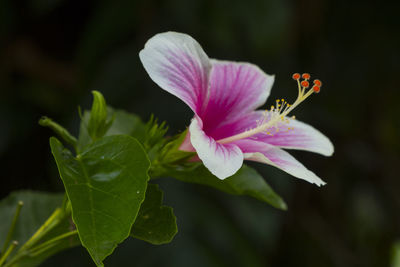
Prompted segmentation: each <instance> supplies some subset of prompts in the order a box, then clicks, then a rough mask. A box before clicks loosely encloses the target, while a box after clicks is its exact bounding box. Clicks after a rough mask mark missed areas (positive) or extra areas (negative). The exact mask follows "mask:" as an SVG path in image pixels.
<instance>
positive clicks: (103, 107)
mask: <svg viewBox="0 0 400 267" xmlns="http://www.w3.org/2000/svg"><path fill="white" fill-rule="evenodd" d="M92 94H93V104H92V109H91V112H90V119H89V123H88V125H87V127H88V128H87V130H88V133H89V136H90V137H91V138H92V140H93V141H95V140H97V139H99V138H101V137H103V136H104V134H105V133H106V132H107V130H108V129H109V128H110V126H111V124H112V122H113V119H111V120H108V116H107V104H106V100H105V99H104V97H103V95H102V94H101V93H100V92H98V91H92Z"/></svg>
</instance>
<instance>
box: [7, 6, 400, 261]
mask: <svg viewBox="0 0 400 267" xmlns="http://www.w3.org/2000/svg"><path fill="white" fill-rule="evenodd" d="M399 8H400V4H399V3H398V2H393V3H389V2H385V3H383V2H378V1H373V0H367V1H351V2H349V1H344V0H338V1H334V0H323V1H312V0H298V1H293V0H292V1H289V0H268V1H265V0H253V1H250V2H246V1H239V0H231V1H228V0H194V1H184V0H165V1H162V0H148V1H131V0H118V1H105V0H100V1H76V0H75V1H74V0H71V1H66V0H53V1H44V0H21V1H13V0H2V1H0V125H1V131H0V162H1V166H2V177H1V187H0V188H1V189H0V197H1V198H4V197H5V196H6V195H8V194H9V193H10V192H11V191H13V190H16V189H22V188H23V189H33V190H46V191H50V192H56V191H61V190H62V185H61V180H60V179H59V177H58V174H57V171H56V167H55V163H54V161H53V159H52V158H51V154H50V149H49V146H48V137H49V136H50V135H51V132H50V131H49V130H48V129H45V128H42V127H40V126H38V125H37V121H38V119H39V118H40V117H41V116H42V115H47V116H49V117H51V118H54V119H55V120H56V121H58V122H60V123H61V124H62V125H65V126H66V128H68V129H75V132H73V134H74V135H76V133H77V132H78V128H79V125H78V121H79V117H78V115H77V106H78V105H82V106H83V107H84V108H88V106H89V103H90V101H91V94H90V92H91V90H99V91H100V92H102V93H103V94H104V95H105V98H106V99H107V101H108V103H109V104H110V105H112V106H114V107H117V108H119V109H127V110H128V111H131V112H134V113H137V114H139V116H140V117H141V118H142V119H143V120H147V119H148V118H149V117H150V114H151V113H154V115H155V116H156V117H158V118H159V119H160V121H163V120H166V121H167V122H168V124H169V125H170V129H169V133H170V134H175V133H177V132H179V131H183V130H184V129H185V127H186V126H187V125H188V124H189V120H190V118H191V111H190V110H189V109H188V108H187V107H186V106H185V105H184V104H183V103H182V102H180V101H179V100H177V99H176V98H175V97H173V96H171V95H169V94H167V93H166V92H164V91H162V90H161V89H159V88H158V87H157V86H156V85H155V84H154V83H153V82H152V81H151V80H150V78H149V77H148V76H147V74H146V73H145V71H144V69H143V67H142V66H141V64H140V61H139V58H138V52H139V51H140V49H141V48H142V47H143V45H144V43H145V42H146V41H147V39H148V38H150V37H151V36H153V35H154V34H156V33H158V32H162V31H167V30H175V31H180V32H185V33H188V34H190V35H192V36H193V37H194V38H195V39H197V40H198V41H199V42H200V43H201V44H202V46H203V47H204V49H205V51H206V53H207V54H208V55H209V56H210V57H215V58H219V59H227V60H237V61H249V62H252V63H255V64H257V65H259V66H260V67H261V68H262V69H263V70H265V71H266V72H267V73H274V74H276V82H275V86H274V87H273V90H272V95H271V98H272V99H275V98H278V97H279V98H281V97H286V96H287V97H288V99H289V100H290V99H293V98H294V97H295V95H296V85H295V84H294V83H293V82H292V81H291V79H290V75H291V73H293V72H297V71H299V72H305V71H307V72H310V73H311V74H313V75H315V76H318V78H319V79H321V80H322V81H323V83H324V86H323V87H322V91H321V93H320V94H319V95H318V96H316V97H313V98H312V99H310V100H308V101H307V103H305V104H304V105H302V107H301V108H299V109H298V110H297V111H296V117H297V118H299V119H300V120H303V121H306V122H308V123H310V124H312V125H313V126H315V127H316V128H318V129H320V130H321V131H322V132H324V133H325V134H327V135H328V136H329V137H330V138H331V139H332V141H333V143H334V144H335V148H336V151H335V154H334V156H333V157H332V158H322V157H320V156H317V155H313V154H308V153H306V152H293V155H295V156H296V157H297V158H299V159H300V160H301V161H302V162H303V163H304V164H305V165H306V166H307V167H309V168H310V169H312V170H313V171H315V172H316V173H317V174H319V175H320V176H321V177H322V178H323V179H324V180H325V181H327V182H328V184H327V185H326V186H325V187H323V188H317V187H315V186H313V185H310V184H307V183H305V182H302V181H299V180H296V179H293V178H292V177H290V176H288V175H286V174H285V173H282V172H280V171H278V170H275V169H274V168H272V167H268V166H261V165H259V164H254V166H256V167H257V168H258V171H259V172H260V174H262V175H263V176H264V177H265V179H266V180H267V182H268V183H269V184H271V185H272V186H273V188H275V189H276V191H277V192H278V193H279V194H281V195H283V197H284V199H285V200H287V202H288V206H289V210H288V211H287V212H281V211H278V210H274V209H273V208H270V207H268V206H266V205H263V204H261V203H258V202H257V201H253V200H252V199H243V198H238V197H234V196H228V195H224V194H219V192H216V191H214V190H213V189H208V188H203V187H198V186H192V185H189V184H182V183H179V182H177V181H174V180H169V179H167V180H162V181H160V182H161V185H160V187H161V188H162V189H163V191H165V203H166V204H167V205H168V206H172V207H174V212H175V214H176V216H177V217H178V218H179V220H178V227H179V233H178V234H177V236H176V238H175V240H174V242H172V243H171V244H168V245H163V246H160V247H155V246H151V245H147V244H143V242H140V241H135V240H131V241H129V242H127V243H126V244H125V243H124V244H123V245H121V246H119V247H118V248H117V250H116V253H115V254H114V255H113V256H112V257H110V259H107V260H106V266H107V265H108V266H123V265H124V263H126V261H127V260H129V259H130V258H131V257H132V256H134V257H135V258H137V260H138V264H137V265H138V266H145V264H146V265H147V266H187V263H188V262H191V266H311V267H313V266H388V265H389V264H390V262H391V257H392V246H393V244H394V243H395V241H396V240H398V239H399V237H400V212H399V210H400V194H399V193H398V191H399V188H400V179H399V174H398V166H399V165H400V153H399V151H400V138H399V137H400V120H399V118H398V115H399V112H398V111H397V107H398V106H397V103H396V101H397V99H399V97H400V90H396V89H397V87H398V86H397V82H398V81H397V77H398V76H397V75H398V71H399V70H400V66H399V65H400V55H399V54H400V51H399V49H398V47H400V38H399V37H398V29H399V26H400V25H399V24H400V22H399V20H398V14H397V13H398V10H399ZM269 103H271V102H269ZM22 164H23V166H24V167H23V168H21V165H22ZM192 207H196V210H194V209H193V208H192ZM204 214H207V216H204ZM205 218H207V220H205ZM209 218H212V219H209ZM56 264H57V266H60V267H61V266H77V267H78V266H91V265H90V264H91V263H90V258H89V257H88V256H87V255H86V252H85V251H84V250H82V249H80V248H76V249H72V250H69V251H66V252H63V253H62V254H60V255H57V256H56V257H53V258H51V259H50V260H48V261H47V262H46V263H45V264H44V266H55V265H56Z"/></svg>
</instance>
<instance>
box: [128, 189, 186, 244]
mask: <svg viewBox="0 0 400 267" xmlns="http://www.w3.org/2000/svg"><path fill="white" fill-rule="evenodd" d="M162 198H163V192H162V191H161V189H159V188H158V185H155V184H149V185H148V187H147V191H146V198H145V200H144V202H143V203H142V206H140V210H139V214H138V216H137V218H136V221H135V223H134V224H133V227H132V231H131V236H132V237H134V238H138V239H141V240H144V241H146V242H149V243H151V244H154V245H160V244H165V243H169V242H171V241H172V239H173V238H174V236H175V235H176V233H177V232H178V228H177V226H176V217H175V215H174V213H173V210H172V208H171V207H168V206H163V205H162Z"/></svg>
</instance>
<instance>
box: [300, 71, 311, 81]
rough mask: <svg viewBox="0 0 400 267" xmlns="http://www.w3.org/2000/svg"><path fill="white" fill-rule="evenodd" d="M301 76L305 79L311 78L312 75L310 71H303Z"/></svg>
mask: <svg viewBox="0 0 400 267" xmlns="http://www.w3.org/2000/svg"><path fill="white" fill-rule="evenodd" d="M301 77H303V79H306V80H308V79H310V77H311V76H310V74H308V73H303V75H301Z"/></svg>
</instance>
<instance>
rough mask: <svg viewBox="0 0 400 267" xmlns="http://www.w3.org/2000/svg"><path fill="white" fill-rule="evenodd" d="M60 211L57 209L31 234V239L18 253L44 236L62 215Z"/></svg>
mask: <svg viewBox="0 0 400 267" xmlns="http://www.w3.org/2000/svg"><path fill="white" fill-rule="evenodd" d="M62 213H63V212H62V210H61V209H60V208H57V209H56V210H55V211H54V212H53V214H51V215H50V217H49V218H48V219H47V221H46V222H45V223H44V224H43V225H42V226H41V227H40V228H39V229H38V230H37V231H36V233H34V234H33V236H32V237H31V238H29V240H28V241H26V243H25V244H24V245H23V246H22V247H21V248H20V249H19V251H22V250H25V249H27V248H29V247H32V246H33V245H34V244H35V243H36V242H37V241H39V240H40V238H41V237H42V236H43V235H45V234H46V233H47V232H48V231H49V230H51V229H52V228H53V226H54V225H56V224H57V223H58V221H59V216H60V214H61V215H62Z"/></svg>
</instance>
